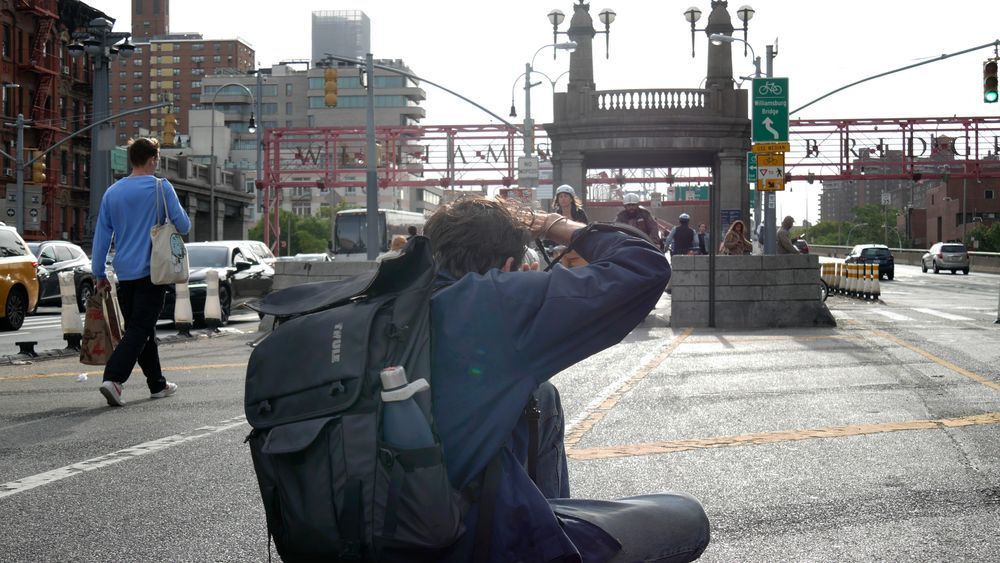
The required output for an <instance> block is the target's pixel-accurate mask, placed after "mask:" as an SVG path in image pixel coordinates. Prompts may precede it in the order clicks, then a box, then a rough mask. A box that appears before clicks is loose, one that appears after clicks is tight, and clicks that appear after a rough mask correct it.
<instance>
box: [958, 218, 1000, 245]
mask: <svg viewBox="0 0 1000 563" xmlns="http://www.w3.org/2000/svg"><path fill="white" fill-rule="evenodd" d="M972 239H976V240H977V241H979V248H973V244H972ZM965 246H966V247H967V248H968V249H969V250H977V251H979V252H1000V223H993V224H992V225H990V226H989V227H987V226H986V225H984V224H982V223H979V224H977V225H976V228H974V229H972V230H971V231H969V234H968V235H967V236H966V237H965Z"/></svg>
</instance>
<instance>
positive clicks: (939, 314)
mask: <svg viewBox="0 0 1000 563" xmlns="http://www.w3.org/2000/svg"><path fill="white" fill-rule="evenodd" d="M913 310H914V311H920V312H921V313H924V314H925V315H930V316H932V317H940V318H942V319H946V320H949V321H971V320H972V319H970V318H969V317H962V316H959V315H952V314H951V313H943V312H941V311H935V310H934V309H918V308H916V307H914V308H913Z"/></svg>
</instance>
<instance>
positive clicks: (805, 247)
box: [792, 238, 809, 254]
mask: <svg viewBox="0 0 1000 563" xmlns="http://www.w3.org/2000/svg"><path fill="white" fill-rule="evenodd" d="M792 244H794V245H795V248H798V249H799V252H801V253H802V254H809V243H807V242H806V239H804V238H800V239H796V241H795V242H793V243H792Z"/></svg>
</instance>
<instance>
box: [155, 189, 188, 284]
mask: <svg viewBox="0 0 1000 563" xmlns="http://www.w3.org/2000/svg"><path fill="white" fill-rule="evenodd" d="M161 202H162V203H163V222H162V223H161V222H160V203H161ZM149 238H150V239H151V242H152V244H153V248H152V252H150V254H149V278H150V280H151V281H152V282H153V283H154V284H156V285H170V284H174V283H187V281H188V256H187V249H186V248H184V239H182V238H181V235H179V234H178V233H177V228H176V227H174V224H173V223H171V222H170V214H169V213H168V212H167V193H166V190H164V189H163V179H162V178H157V179H156V224H155V225H153V228H152V229H150V230H149Z"/></svg>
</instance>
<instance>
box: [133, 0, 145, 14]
mask: <svg viewBox="0 0 1000 563" xmlns="http://www.w3.org/2000/svg"><path fill="white" fill-rule="evenodd" d="M143 2H145V0H135V8H134V10H135V13H136V14H142V3H143Z"/></svg>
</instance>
